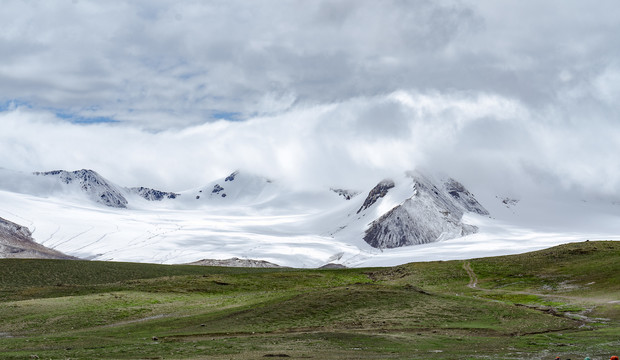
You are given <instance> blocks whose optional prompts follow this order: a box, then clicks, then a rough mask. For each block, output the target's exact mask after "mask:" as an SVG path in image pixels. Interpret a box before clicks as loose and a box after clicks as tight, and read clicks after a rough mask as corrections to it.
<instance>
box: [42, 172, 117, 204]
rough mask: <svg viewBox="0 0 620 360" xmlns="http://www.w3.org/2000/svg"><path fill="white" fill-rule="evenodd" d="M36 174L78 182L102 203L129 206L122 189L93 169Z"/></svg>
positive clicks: (83, 189)
mask: <svg viewBox="0 0 620 360" xmlns="http://www.w3.org/2000/svg"><path fill="white" fill-rule="evenodd" d="M34 174H35V175H38V176H54V177H57V178H58V179H59V180H60V181H61V182H62V183H64V184H67V185H69V184H77V186H79V188H80V189H81V190H82V191H83V192H85V193H86V194H88V195H89V196H90V197H91V198H92V199H93V200H95V201H96V202H98V203H100V204H103V205H106V206H110V207H116V208H125V207H127V199H125V197H124V196H123V194H122V192H121V190H120V189H118V188H117V187H116V186H114V185H112V184H111V183H110V182H108V181H107V180H106V179H105V178H103V177H102V176H101V175H99V174H98V173H96V172H95V171H93V170H87V169H82V170H76V171H65V170H54V171H48V172H35V173H34Z"/></svg>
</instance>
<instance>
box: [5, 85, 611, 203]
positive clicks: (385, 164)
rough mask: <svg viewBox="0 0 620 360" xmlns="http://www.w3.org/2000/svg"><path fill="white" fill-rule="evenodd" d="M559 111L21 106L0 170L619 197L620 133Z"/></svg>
mask: <svg viewBox="0 0 620 360" xmlns="http://www.w3.org/2000/svg"><path fill="white" fill-rule="evenodd" d="M563 116H564V114H563V112H561V111H559V110H556V111H555V112H552V111H551V110H549V109H544V110H541V111H536V110H535V109H532V108H529V107H527V106H526V105H524V104H523V103H522V102H520V101H518V100H515V99H510V98H505V97H501V96H497V95H489V94H485V93H461V92H455V93H439V92H433V93H419V92H416V91H398V92H394V93H392V94H388V95H380V96H374V97H359V98H353V99H350V100H347V101H344V102H337V103H332V104H323V105H317V106H305V107H296V108H294V109H292V110H289V111H286V112H283V113H280V114H278V115H270V116H262V117H255V118H251V119H248V120H246V121H242V122H230V121H224V120H222V121H217V122H211V123H205V124H202V125H197V126H193V127H187V128H184V129H172V130H166V131H160V132H151V131H146V130H141V129H138V128H134V127H129V126H126V125H123V124H108V123H103V124H96V125H83V124H72V123H67V122H65V121H63V120H62V119H58V118H57V117H56V116H55V115H54V114H53V113H49V112H48V113H45V112H38V111H35V110H32V109H27V108H17V109H14V110H12V111H6V112H4V113H0V122H1V123H2V124H3V126H4V127H5V131H3V132H2V133H1V134H0V154H2V155H1V156H0V166H1V167H5V168H9V169H15V170H22V171H34V170H51V169H69V170H73V169H79V168H92V169H95V170H97V171H99V172H100V173H101V174H102V175H104V176H106V177H108V178H110V179H111V180H113V181H115V182H117V183H119V184H121V185H126V186H138V185H140V186H152V187H156V188H161V189H164V190H175V191H178V190H184V189H188V188H191V187H197V186H201V185H203V184H205V183H206V182H208V181H211V180H214V179H216V178H219V177H221V176H225V175H227V174H228V173H230V172H232V171H233V170H236V169H243V170H246V171H251V172H255V173H258V174H261V175H265V176H268V177H272V178H274V179H277V180H279V181H281V182H283V183H285V184H288V185H290V186H293V187H300V188H327V187H330V186H338V187H347V188H353V189H359V190H363V189H367V188H369V187H371V186H373V185H374V184H375V183H376V182H377V181H379V180H381V179H382V178H384V177H386V176H391V175H395V174H400V173H402V172H404V171H406V170H409V169H414V168H427V169H432V170H433V171H439V172H443V173H445V174H447V175H450V176H453V177H455V178H457V179H459V180H461V181H463V182H465V183H467V184H470V185H472V186H473V188H474V189H484V190H485V191H495V192H497V193H502V192H503V193H507V192H519V191H521V192H523V191H528V192H532V191H533V192H537V193H541V194H545V193H551V192H553V191H555V190H557V189H562V190H571V189H573V190H576V191H579V192H583V193H591V194H598V195H613V194H616V193H617V192H618V190H620V171H618V170H617V169H615V168H614V167H613V166H610V164H613V163H614V161H615V156H616V154H617V153H619V152H620V140H618V139H620V130H617V128H614V127H612V125H613V124H612V123H613V121H612V120H606V119H599V121H598V122H583V121H574V122H568V123H567V122H562V124H563V126H562V127H561V128H560V127H558V126H557V122H558V121H563V119H564V118H563ZM614 129H616V130H614Z"/></svg>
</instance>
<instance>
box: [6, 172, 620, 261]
mask: <svg viewBox="0 0 620 360" xmlns="http://www.w3.org/2000/svg"><path fill="white" fill-rule="evenodd" d="M481 190H482V194H476V195H482V196H474V195H473V192H470V191H469V190H468V189H467V188H466V187H465V185H463V184H461V183H459V182H458V181H456V180H454V179H450V178H449V177H443V176H438V175H437V174H429V173H426V172H425V173H421V172H408V173H402V174H401V175H399V176H391V177H390V178H389V179H386V180H384V181H381V182H379V183H378V184H377V185H376V186H374V187H369V188H367V189H342V188H341V187H338V188H330V187H326V188H324V189H323V188H318V189H317V188H314V189H307V190H300V189H299V187H289V186H288V185H287V184H284V183H282V182H281V181H279V180H278V179H273V178H272V179H269V178H266V177H264V176H260V175H255V174H251V173H247V172H244V171H235V172H233V173H231V174H230V175H228V176H224V177H222V178H220V179H216V180H214V181H212V182H209V183H207V184H206V185H204V186H200V187H197V188H194V189H190V190H183V191H174V192H171V191H161V190H154V189H150V188H145V187H136V188H125V187H123V186H120V185H116V184H114V183H113V182H111V181H109V180H107V179H105V178H103V177H102V176H100V175H99V174H97V173H96V172H94V171H91V170H78V171H73V172H69V171H61V170H59V171H53V172H48V173H38V174H36V175H35V174H31V173H18V172H14V171H10V170H6V169H0V204H2V206H0V217H3V218H5V219H7V220H8V221H11V222H14V223H17V224H21V225H23V226H25V227H27V228H28V229H29V231H31V232H32V238H33V239H34V240H36V241H37V242H38V243H39V244H41V245H43V246H46V247H48V248H52V249H55V250H57V251H61V252H63V253H65V254H68V255H72V256H76V257H79V258H84V259H97V260H115V261H137V262H155V263H191V262H195V261H198V260H200V259H213V260H224V259H231V258H239V259H255V260H263V261H268V262H271V263H275V264H278V265H282V266H290V267H320V266H322V265H325V264H328V263H331V264H341V265H346V266H377V265H379V266H380V265H396V264H402V263H406V262H411V261H420V260H432V259H454V258H467V257H476V256H485V255H499V254H508V253H516V252H521V251H528V250H533V249H539V248H542V247H546V246H551V245H555V244H559V243H563V242H568V241H579V240H585V239H614V238H620V236H618V235H617V234H620V221H618V220H620V206H618V205H613V204H610V203H606V202H601V201H592V202H586V201H584V199H581V198H574V199H573V198H571V197H570V194H568V195H567V194H562V197H561V199H562V201H561V202H558V201H557V198H553V199H551V198H549V199H547V198H544V197H542V196H537V197H531V196H527V194H515V193H504V194H494V193H491V192H488V191H486V192H485V191H484V190H485V188H479V189H477V190H476V192H481ZM507 198H510V199H515V198H518V199H519V201H518V202H516V201H514V202H510V204H511V206H507V205H506V202H505V199H507ZM487 209H488V210H489V211H487Z"/></svg>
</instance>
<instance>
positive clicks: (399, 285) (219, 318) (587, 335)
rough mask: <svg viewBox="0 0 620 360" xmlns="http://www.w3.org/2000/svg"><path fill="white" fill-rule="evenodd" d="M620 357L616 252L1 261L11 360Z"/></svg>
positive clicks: (619, 260) (4, 339)
mask: <svg viewBox="0 0 620 360" xmlns="http://www.w3.org/2000/svg"><path fill="white" fill-rule="evenodd" d="M468 269H470V270H469V272H468ZM619 351H620V242H612V241H600V242H598V241H597V242H594V241H591V242H583V243H574V244H567V245H562V246H558V247H554V248H551V249H547V250H542V251H537V252H533V253H527V254H522V255H513V256H503V257H495V258H482V259H472V260H469V261H443V262H442V261H440V262H425V263H412V264H407V265H402V266H398V267H393V268H376V269H340V270H298V269H248V268H218V267H198V266H170V265H168V266H166V265H153V264H131V263H112V262H88V261H63V260H20V259H5V260H0V358H2V359H29V358H31V356H32V358H36V357H38V358H40V359H264V358H286V357H288V358H296V359H298V358H306V359H323V360H326V359H453V358H458V359H489V358H492V359H553V358H555V356H562V358H574V359H577V358H579V357H581V358H583V357H585V356H590V357H592V358H593V359H608V358H609V356H610V355H612V354H614V353H618V352H619ZM35 355H36V357H35Z"/></svg>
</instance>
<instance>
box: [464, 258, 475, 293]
mask: <svg viewBox="0 0 620 360" xmlns="http://www.w3.org/2000/svg"><path fill="white" fill-rule="evenodd" d="M463 269H464V270H465V271H466V272H467V275H469V284H467V287H468V288H471V289H475V288H476V285H478V277H477V276H476V273H475V272H474V269H472V268H471V264H470V263H469V261H465V262H464V263H463Z"/></svg>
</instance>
